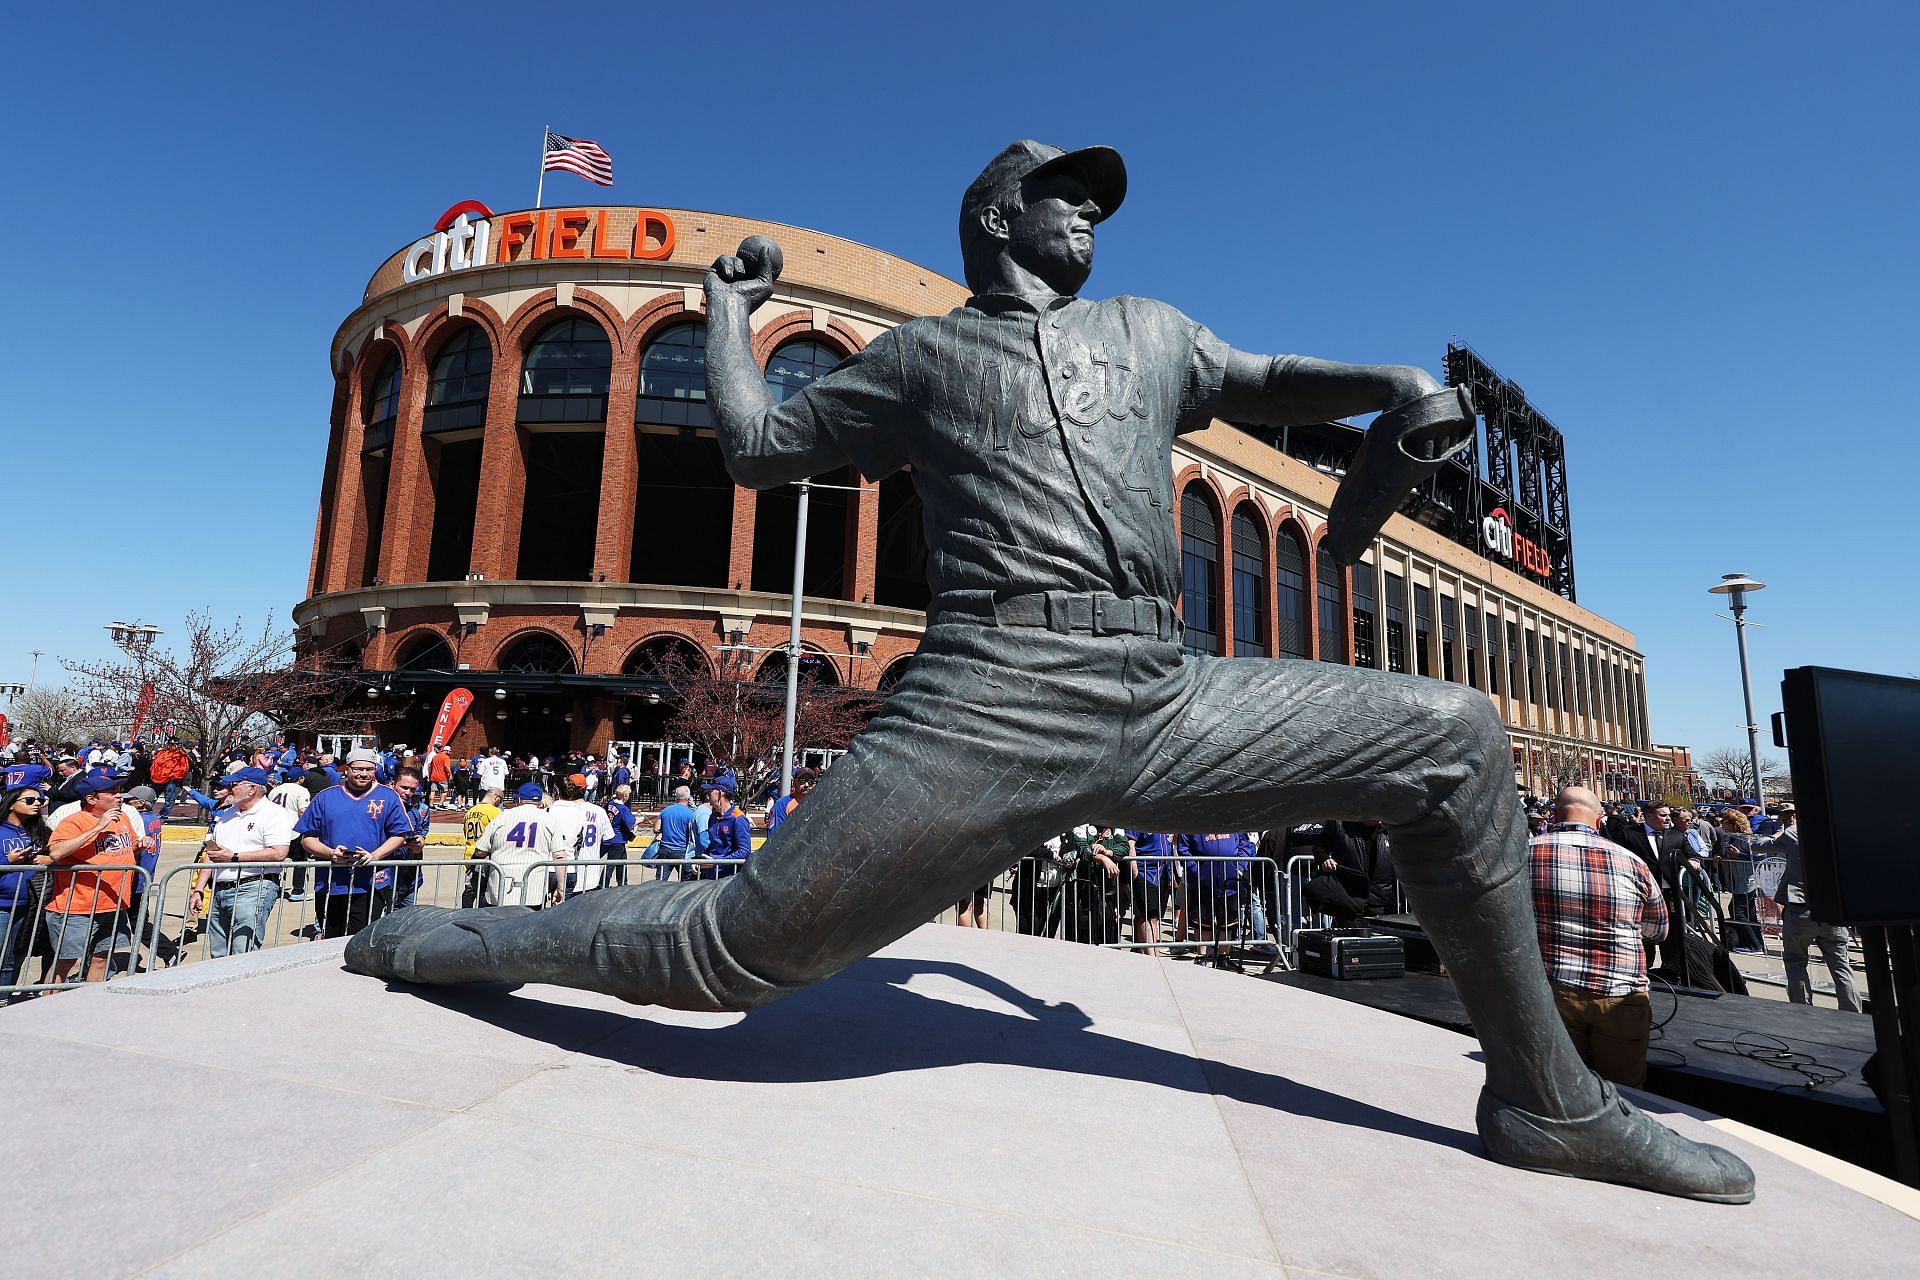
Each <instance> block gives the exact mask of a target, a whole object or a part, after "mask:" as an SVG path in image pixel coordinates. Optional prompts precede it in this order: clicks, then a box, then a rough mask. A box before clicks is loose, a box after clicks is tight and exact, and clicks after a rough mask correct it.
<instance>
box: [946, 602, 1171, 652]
mask: <svg viewBox="0 0 1920 1280" xmlns="http://www.w3.org/2000/svg"><path fill="white" fill-rule="evenodd" d="M927 612H928V614H929V615H931V616H932V617H935V618H940V617H943V616H945V615H949V614H960V615H964V616H967V617H970V618H975V619H978V620H979V621H981V622H984V623H987V624H988V625H990V626H998V627H1045V628H1046V629H1047V630H1049V631H1057V632H1059V633H1060V634H1062V635H1074V634H1080V635H1094V636H1146V637H1149V638H1151V639H1154V640H1164V641H1167V642H1169V643H1172V644H1178V643H1179V642H1180V636H1181V625H1180V615H1179V614H1177V613H1175V612H1174V609H1173V606H1172V605H1171V604H1168V603H1167V602H1166V601H1165V600H1159V599H1156V598H1154V597H1152V596H1132V597H1122V596H1116V595H1109V594H1108V593H1106V592H1104V591H1036V592H1033V593H1031V594H1029V595H1019V596H1002V595H995V594H994V593H993V592H991V591H949V592H946V593H945V594H943V595H941V596H939V597H938V598H936V599H935V600H934V601H933V604H932V606H931V607H930V608H929V609H928V610H927Z"/></svg>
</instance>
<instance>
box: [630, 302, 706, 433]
mask: <svg viewBox="0 0 1920 1280" xmlns="http://www.w3.org/2000/svg"><path fill="white" fill-rule="evenodd" d="M633 416H634V421H636V422H658V423H662V424H664V425H666V426H670V427H711V426H712V425H713V414H712V411H711V410H710V409H709V407H708V405H707V326H706V325H705V324H703V323H701V322H699V321H692V322H689V323H687V324H677V325H674V326H673V327H672V328H671V329H668V330H667V331H666V332H664V333H662V334H661V335H660V336H659V337H657V338H655V339H654V340H653V341H652V342H649V343H648V344H647V349H646V351H645V353H644V354H642V355H641V357H640V394H639V396H638V397H637V398H636V399H635V401H634V410H633Z"/></svg>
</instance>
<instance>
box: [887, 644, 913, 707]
mask: <svg viewBox="0 0 1920 1280" xmlns="http://www.w3.org/2000/svg"><path fill="white" fill-rule="evenodd" d="M912 664H913V655H912V654H909V655H907V656H906V657H904V658H895V659H894V660H893V661H892V662H890V663H888V664H887V669H886V670H885V671H882V672H881V673H880V685H879V692H880V694H881V696H882V697H884V696H886V695H887V694H889V693H892V692H893V691H894V690H895V689H896V688H898V687H899V685H900V682H901V681H902V680H903V679H905V678H906V675H907V668H908V667H909V666H911V665H912Z"/></svg>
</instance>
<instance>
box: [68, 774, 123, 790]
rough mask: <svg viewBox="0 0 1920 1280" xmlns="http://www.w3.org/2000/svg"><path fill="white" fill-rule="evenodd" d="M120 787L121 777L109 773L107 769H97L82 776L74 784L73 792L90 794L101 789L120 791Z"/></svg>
mask: <svg viewBox="0 0 1920 1280" xmlns="http://www.w3.org/2000/svg"><path fill="white" fill-rule="evenodd" d="M119 789H120V779H119V778H117V777H115V776H114V775H113V774H111V773H108V772H107V771H106V770H105V769H95V770H94V771H93V772H92V773H89V774H87V775H86V776H85V777H83V778H81V779H80V781H79V782H77V783H75V784H74V787H73V794H75V795H76V796H90V795H94V794H95V793H97V792H101V791H118V790H119Z"/></svg>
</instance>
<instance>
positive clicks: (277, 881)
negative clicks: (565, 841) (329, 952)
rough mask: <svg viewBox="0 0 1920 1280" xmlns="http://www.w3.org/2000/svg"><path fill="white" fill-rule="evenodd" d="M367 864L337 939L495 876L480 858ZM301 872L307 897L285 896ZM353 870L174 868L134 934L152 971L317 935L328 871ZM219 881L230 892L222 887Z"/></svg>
mask: <svg viewBox="0 0 1920 1280" xmlns="http://www.w3.org/2000/svg"><path fill="white" fill-rule="evenodd" d="M371 866H372V868H373V870H374V872H375V873H376V878H375V880H374V883H373V885H372V886H371V887H369V888H368V889H367V890H365V891H364V901H362V902H358V903H342V904H341V909H339V910H337V911H334V912H332V913H331V914H332V915H333V916H334V918H335V920H336V922H337V923H339V924H340V925H341V926H342V928H341V929H340V931H339V934H338V935H337V936H344V934H345V933H347V932H351V928H349V927H347V926H349V925H357V924H358V923H360V921H361V920H362V918H363V917H364V918H365V919H378V918H379V917H380V916H382V915H385V914H386V913H387V912H389V911H392V910H395V909H397V908H398V907H401V906H407V905H412V904H414V903H423V904H427V905H431V906H440V907H461V906H468V905H472V904H473V903H474V902H476V901H477V900H478V899H479V898H480V896H481V895H483V894H484V893H485V892H486V891H487V887H488V886H489V885H490V884H491V883H492V882H493V880H494V879H495V878H496V877H497V876H498V874H499V871H498V868H496V867H495V866H494V865H493V864H492V863H491V862H488V861H486V860H485V859H473V860H468V859H465V858H387V859H382V860H381V861H379V862H377V863H373V864H371ZM301 867H304V868H306V869H307V871H308V872H309V873H310V874H309V887H308V892H307V893H306V894H305V896H304V897H303V898H302V899H300V900H296V899H294V898H293V897H292V896H291V895H290V894H288V893H287V892H286V887H285V876H286V873H287V872H289V871H292V870H294V869H296V868H301ZM353 870H356V868H352V867H348V866H341V867H338V868H335V867H333V866H332V864H330V863H326V862H319V861H301V860H298V859H285V860H282V861H278V862H239V863H233V862H223V863H215V862H189V863H183V864H182V865H180V866H177V867H173V868H171V869H169V870H168V871H167V872H165V873H164V874H163V875H162V876H161V877H160V880H159V883H158V884H157V886H156V887H155V889H154V890H153V891H152V892H150V893H149V894H148V897H147V904H146V907H147V909H146V912H145V915H144V918H143V920H142V922H141V925H142V927H141V931H140V934H139V938H140V941H141V943H142V947H143V949H144V950H145V952H146V955H147V964H148V966H149V967H151V968H156V969H159V968H170V967H172V966H174V965H179V964H186V963H189V962H192V961H198V960H208V959H218V958H219V957H220V956H221V955H240V954H244V953H246V952H249V951H258V950H264V949H267V948H271V947H282V946H287V945H290V944H293V943H297V942H307V941H311V940H313V939H315V938H318V937H321V936H322V935H323V933H324V932H325V929H324V926H325V923H326V922H325V921H324V920H323V918H322V913H324V912H328V905H329V898H330V896H331V895H328V894H326V893H324V892H322V889H323V886H324V885H325V884H326V883H327V881H328V879H329V876H328V872H330V871H338V872H340V873H341V874H342V875H343V876H344V875H345V874H346V873H348V872H350V871H353ZM359 870H364V868H359ZM222 871H233V872H236V873H238V877H245V878H244V879H241V878H237V877H236V879H235V880H233V881H230V882H222V881H221V880H219V879H218V875H219V873H220V872H222ZM223 883H229V884H231V885H232V886H234V887H232V888H229V889H223V888H222V885H223ZM222 895H224V901H223V900H222ZM340 896H342V897H345V898H353V897H361V896H362V895H358V894H342V895H340ZM170 930H171V932H170Z"/></svg>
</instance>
